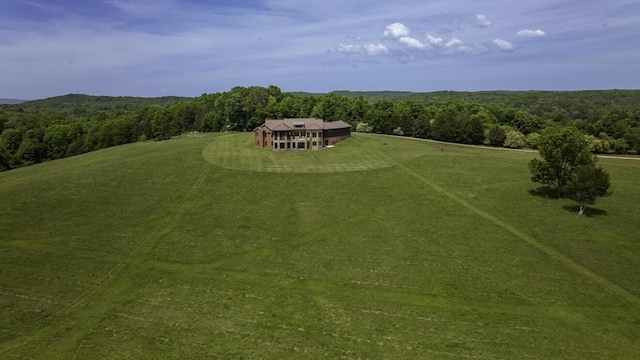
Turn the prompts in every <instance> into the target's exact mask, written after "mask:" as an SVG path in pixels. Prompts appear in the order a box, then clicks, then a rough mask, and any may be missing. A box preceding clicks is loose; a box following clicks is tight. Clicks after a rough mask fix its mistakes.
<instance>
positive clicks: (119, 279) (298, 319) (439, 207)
mask: <svg viewBox="0 0 640 360" xmlns="http://www.w3.org/2000/svg"><path fill="white" fill-rule="evenodd" d="M383 141H384V142H386V143H387V145H386V146H384V145H382V142H383ZM532 156H533V155H532V154H527V153H511V152H504V151H493V150H478V149H468V148H460V147H455V146H447V145H441V144H430V143H424V142H419V141H413V140H409V139H396V138H383V137H381V136H377V135H365V134H356V135H355V136H354V137H352V138H351V139H349V140H347V141H345V142H343V143H340V144H338V146H336V147H335V148H332V149H327V150H323V151H316V152H298V153H295V152H292V153H276V152H273V151H269V150H262V149H255V148H253V146H252V134H234V135H212V136H204V137H197V138H185V139H177V140H172V141H166V142H149V143H136V144H131V145H126V146H121V147H115V148H109V149H105V150H101V151H97V152H93V153H89V154H85V155H81V156H77V157H72V158H67V159H62V160H56V161H51V162H47V163H43V164H39V165H35V166H31V167H27V168H21V169H17V170H12V171H8V172H4V173H0V198H1V199H2V201H1V202H0V229H1V232H0V312H1V316H0V357H1V358H9V359H10V358H47V359H51V358H53V359H68V358H109V359H128V358H211V357H215V358H274V359H276V358H278V359H279V358H319V357H323V358H324V357H329V358H338V357H341V358H383V357H386V358H427V357H428V358H443V359H448V358H462V357H473V358H479V359H493V358H533V359H548V358H600V359H612V358H616V359H622V358H629V359H633V358H637V354H638V353H640V342H639V341H638V333H639V332H640V299H639V298H640V287H639V286H638V279H639V278H640V266H639V265H640V245H639V244H640V241H639V240H640V235H639V234H640V225H639V223H638V221H637V218H638V210H637V204H638V202H640V189H638V187H637V178H638V176H639V175H640V164H638V163H637V162H635V161H625V160H602V161H601V164H602V165H603V166H605V167H606V168H607V169H608V170H609V172H610V173H611V177H612V183H613V191H614V192H613V195H612V196H611V197H608V198H605V199H603V200H602V201H601V203H600V204H599V205H598V206H597V207H596V208H593V209H589V214H590V216H582V217H580V216H577V215H575V210H576V209H575V208H574V204H573V203H571V202H569V201H565V200H552V199H547V198H544V197H541V196H539V195H536V187H535V185H534V184H532V183H531V182H530V181H529V175H528V171H527V167H526V162H527V161H528V160H529V159H530V158H531V157H532Z"/></svg>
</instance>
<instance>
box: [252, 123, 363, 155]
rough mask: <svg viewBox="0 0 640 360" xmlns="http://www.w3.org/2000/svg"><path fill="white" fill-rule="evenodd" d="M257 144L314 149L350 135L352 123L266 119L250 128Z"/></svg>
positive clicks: (285, 148)
mask: <svg viewBox="0 0 640 360" xmlns="http://www.w3.org/2000/svg"><path fill="white" fill-rule="evenodd" d="M253 134H254V140H255V141H254V144H255V146H256V147H261V148H268V149H273V150H317V149H321V148H323V147H326V146H330V145H334V144H336V143H338V142H340V141H342V140H344V139H346V138H348V137H349V136H351V125H349V124H347V123H346V122H344V121H331V122H324V121H323V120H322V119H315V118H307V119H282V120H267V121H265V122H264V124H262V125H260V126H258V127H257V128H255V130H253Z"/></svg>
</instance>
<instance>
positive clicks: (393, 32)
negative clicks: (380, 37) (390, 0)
mask: <svg viewBox="0 0 640 360" xmlns="http://www.w3.org/2000/svg"><path fill="white" fill-rule="evenodd" d="M410 32H411V31H410V30H409V29H408V28H407V27H406V26H404V25H403V24H401V23H393V24H391V25H389V26H387V29H386V30H385V31H384V36H391V37H393V38H396V39H399V38H401V37H403V36H409V33H410Z"/></svg>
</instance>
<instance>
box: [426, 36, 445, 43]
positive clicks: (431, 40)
mask: <svg viewBox="0 0 640 360" xmlns="http://www.w3.org/2000/svg"><path fill="white" fill-rule="evenodd" d="M427 41H428V42H429V43H431V44H432V45H436V46H439V45H440V44H442V38H440V37H435V36H431V35H429V34H427Z"/></svg>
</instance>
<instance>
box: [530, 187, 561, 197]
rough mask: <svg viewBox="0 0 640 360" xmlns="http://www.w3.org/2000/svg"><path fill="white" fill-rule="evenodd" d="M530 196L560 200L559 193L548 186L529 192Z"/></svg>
mask: <svg viewBox="0 0 640 360" xmlns="http://www.w3.org/2000/svg"><path fill="white" fill-rule="evenodd" d="M529 194H531V195H533V196H537V197H541V198H544V199H558V191H557V190H556V189H554V188H551V187H548V186H540V187H539V188H537V189H532V190H529Z"/></svg>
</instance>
